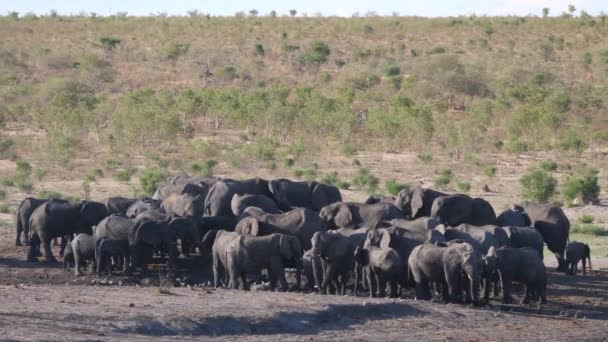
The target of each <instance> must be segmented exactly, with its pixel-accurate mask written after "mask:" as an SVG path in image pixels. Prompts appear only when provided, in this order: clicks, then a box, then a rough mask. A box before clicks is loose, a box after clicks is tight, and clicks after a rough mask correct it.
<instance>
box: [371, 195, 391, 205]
mask: <svg viewBox="0 0 608 342" xmlns="http://www.w3.org/2000/svg"><path fill="white" fill-rule="evenodd" d="M395 200H397V197H396V196H369V197H368V198H367V199H366V200H365V202H363V204H376V203H390V204H395Z"/></svg>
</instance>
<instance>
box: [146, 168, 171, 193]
mask: <svg viewBox="0 0 608 342" xmlns="http://www.w3.org/2000/svg"><path fill="white" fill-rule="evenodd" d="M168 176H169V174H168V173H167V171H166V170H163V169H161V168H159V167H152V168H146V169H144V170H143V171H142V173H141V176H140V177H139V183H140V185H141V190H142V191H143V192H144V194H146V195H148V196H152V195H153V194H154V192H155V191H156V189H158V186H159V185H160V184H161V183H162V182H164V181H166V180H167V177H168Z"/></svg>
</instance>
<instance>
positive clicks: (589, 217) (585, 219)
mask: <svg viewBox="0 0 608 342" xmlns="http://www.w3.org/2000/svg"><path fill="white" fill-rule="evenodd" d="M594 220H595V217H594V216H593V215H588V214H584V215H581V216H579V218H578V222H580V223H584V224H591V223H593V221H594Z"/></svg>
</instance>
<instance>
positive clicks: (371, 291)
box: [364, 267, 375, 298]
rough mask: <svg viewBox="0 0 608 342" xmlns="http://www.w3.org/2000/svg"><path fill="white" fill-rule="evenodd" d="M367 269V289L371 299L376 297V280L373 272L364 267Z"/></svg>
mask: <svg viewBox="0 0 608 342" xmlns="http://www.w3.org/2000/svg"><path fill="white" fill-rule="evenodd" d="M364 269H365V278H366V280H367V288H368V289H369V296H370V297H372V298H373V297H374V295H375V292H374V279H373V276H374V275H373V274H372V271H371V270H370V269H368V268H367V267H364Z"/></svg>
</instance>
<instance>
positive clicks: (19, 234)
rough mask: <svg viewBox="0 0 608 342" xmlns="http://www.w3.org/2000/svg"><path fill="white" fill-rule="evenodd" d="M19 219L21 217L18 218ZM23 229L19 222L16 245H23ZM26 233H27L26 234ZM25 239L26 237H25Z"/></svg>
mask: <svg viewBox="0 0 608 342" xmlns="http://www.w3.org/2000/svg"><path fill="white" fill-rule="evenodd" d="M17 220H19V219H17ZM22 230H23V229H21V224H19V223H17V229H16V231H17V237H16V238H15V246H23V244H22V243H21V232H22ZM24 235H25V234H24ZM24 240H25V238H24Z"/></svg>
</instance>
